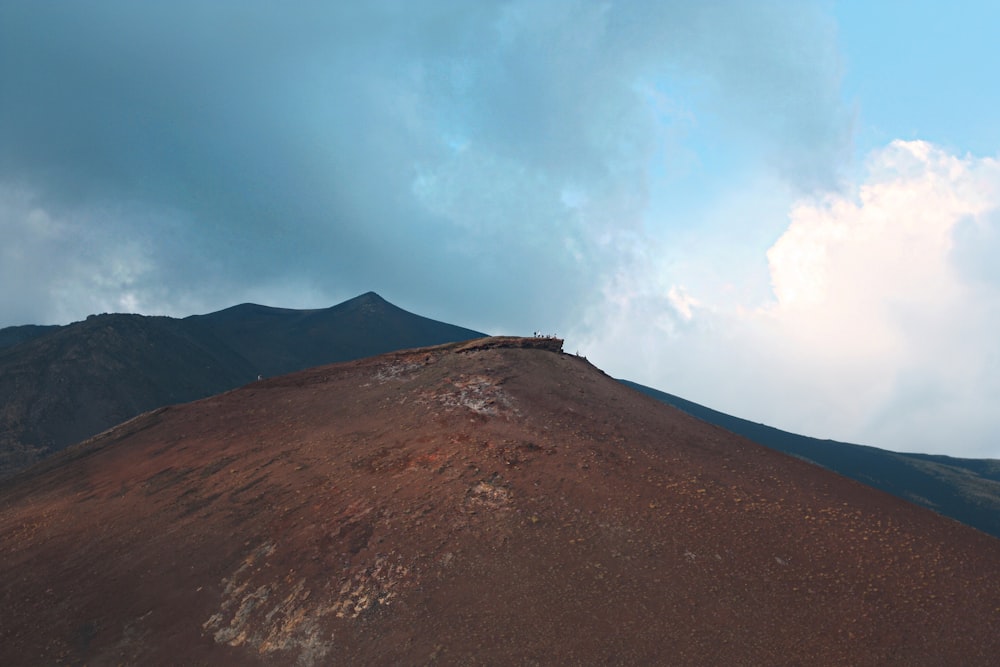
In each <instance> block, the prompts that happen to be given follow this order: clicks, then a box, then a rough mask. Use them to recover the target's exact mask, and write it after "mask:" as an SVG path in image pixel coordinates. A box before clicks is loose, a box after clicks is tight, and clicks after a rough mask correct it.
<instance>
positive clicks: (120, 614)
mask: <svg viewBox="0 0 1000 667" xmlns="http://www.w3.org/2000/svg"><path fill="white" fill-rule="evenodd" d="M555 344H557V343H553V342H551V341H544V340H538V339H515V340H497V339H486V340H485V341H474V342H472V343H465V344H454V345H448V346H442V347H439V348H429V349H424V350H417V351H410V352H402V353H395V354H390V355H384V356H381V357H376V358H372V359H366V360H362V361H357V362H350V363H346V364H339V365H335V366H328V367H322V368H317V369H313V370H309V371H304V372H300V373H297V374H294V375H290V376H286V377H281V378H275V379H271V380H266V381H263V382H258V383H254V384H252V385H249V386H247V387H244V388H241V389H238V390H235V391H232V392H229V393H227V394H223V395H220V396H217V397H213V398H209V399H205V400H203V401H199V402H197V403H192V404H188V405H182V406H177V407H170V408H165V409H161V410H158V411H156V412H154V413H151V414H147V415H144V416H142V417H139V418H137V419H135V420H133V421H132V422H129V423H127V424H125V425H122V426H120V427H117V428H116V429H114V430H112V431H110V432H107V433H105V434H103V435H101V436H99V437H97V438H95V439H93V440H92V441H90V442H89V443H86V444H85V445H84V446H82V447H77V448H72V449H70V450H67V451H65V452H63V453H62V454H59V455H57V456H56V457H54V458H53V459H50V460H49V461H48V462H47V463H46V464H43V465H44V466H45V467H44V468H36V469H34V470H33V471H31V472H30V473H29V474H27V475H22V476H21V477H19V478H16V479H15V480H13V481H10V482H8V483H6V484H5V485H4V486H3V487H0V544H3V550H2V551H0V572H2V573H3V576H2V579H0V609H2V611H0V664H5V665H17V664H54V663H56V662H58V661H61V662H64V663H71V664H72V663H83V662H86V663H87V664H89V665H102V664H119V663H126V664H212V665H216V664H255V663H259V664H427V663H429V662H432V661H437V663H439V664H552V663H559V664H599V663H609V664H698V665H702V664H748V665H750V664H754V665H756V664H789V665H791V664H851V665H866V664H867V665H884V664H898V665H921V664H926V665H940V664H963V665H976V664H982V665H986V664H990V663H991V662H992V660H993V659H994V658H995V656H996V655H998V654H1000V541H997V540H995V539H993V538H991V537H988V536H986V535H984V534H982V533H979V532H977V531H975V530H972V529H970V528H967V527H965V526H962V525H960V524H957V523H955V522H952V521H950V520H947V519H944V518H942V517H940V516H937V515H935V514H933V513H931V512H928V511H926V510H923V509H921V508H918V507H915V506H913V505H910V504H908V503H905V502H903V501H901V500H898V499H896V498H893V497H891V496H888V495H886V494H883V493H882V492H879V491H876V490H873V489H870V488H868V487H864V486H862V485H860V484H858V483H855V482H852V481H850V480H847V479H845V478H842V477H840V476H838V475H835V474H833V473H830V472H829V471H826V470H823V469H821V468H818V467H816V466H813V465H810V464H807V463H804V462H801V461H798V460H796V459H793V458H791V457H787V456H785V455H783V454H780V453H777V452H774V451H771V450H768V449H765V448H763V447H760V446H758V445H755V444H753V443H750V442H749V441H747V440H744V439H742V438H739V437H737V436H734V435H732V434H730V433H728V432H726V431H723V430H722V429H719V428H717V427H714V426H711V425H709V424H706V423H704V422H701V421H699V420H696V419H694V418H692V417H690V416H688V415H685V414H683V413H681V412H679V411H677V410H675V409H673V408H670V407H669V406H666V405H663V404H661V403H658V402H656V401H654V400H653V399H651V398H648V397H646V396H643V395H641V394H639V393H637V392H635V391H632V390H630V389H628V388H626V387H624V386H622V385H621V384H619V383H617V382H616V381H614V380H612V379H611V378H609V377H607V376H605V375H604V374H603V373H601V372H600V371H598V370H596V369H595V368H593V367H592V366H590V365H589V364H587V362H586V361H584V360H582V359H579V358H576V357H573V356H569V355H563V354H558V353H556V352H554V351H552V350H550V349H531V347H532V346H534V347H538V346H542V347H545V346H550V347H551V346H553V345H555Z"/></svg>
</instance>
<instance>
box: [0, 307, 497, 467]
mask: <svg viewBox="0 0 1000 667" xmlns="http://www.w3.org/2000/svg"><path fill="white" fill-rule="evenodd" d="M483 335H484V334H481V333H478V332H475V331H471V330H469V329H463V328H461V327H456V326H453V325H450V324H445V323H442V322H436V321H434V320H430V319H427V318H425V317H420V316H418V315H414V314H412V313H408V312H406V311H404V310H402V309H400V308H397V307H396V306H393V305H391V304H389V303H387V302H386V301H384V300H383V299H382V298H381V297H379V296H378V295H377V294H375V293H373V292H369V293H367V294H363V295H361V296H359V297H356V298H354V299H351V300H350V301H347V302H345V303H342V304H340V305H337V306H334V307H332V308H328V309H323V310H308V311H299V310H288V309H280V308H267V307H264V306H256V305H252V304H244V305H242V306H235V307H233V308H229V309H226V310H223V311H220V312H218V313H212V314H209V315H198V316H192V317H188V318H185V319H182V320H178V319H174V318H169V317H146V316H142V315H95V316H91V317H89V318H87V319H86V320H85V321H82V322H76V323H74V324H70V325H67V326H63V327H9V328H7V329H2V330H0V341H5V340H20V341H21V342H20V343H17V344H12V345H9V346H7V347H0V406H2V408H0V410H2V411H0V478H2V477H4V476H7V475H10V474H12V473H14V472H16V471H17V470H21V469H23V468H25V467H27V466H29V465H31V464H32V463H35V462H36V461H38V460H40V459H41V458H44V457H45V456H47V455H49V454H51V453H52V452H54V451H58V450H60V449H62V448H64V447H66V446H68V445H71V444H74V443H77V442H79V441H80V440H83V439H84V438H88V437H90V436H92V435H94V434H96V433H99V432H100V431H102V430H104V429H107V428H110V427H111V426H114V425H115V424H118V423H120V422H122V421H125V420H126V419H130V418H131V417H134V416H136V415H138V414H140V413H142V412H145V411H147V410H152V409H154V408H158V407H161V406H164V405H170V404H173V403H182V402H186V401H192V400H195V399H199V398H204V397H206V396H211V395H212V394H217V393H219V392H222V391H226V390H228V389H232V388H234V387H238V386H240V385H242V384H246V383H247V382H251V381H253V380H255V379H256V378H257V376H258V375H259V374H263V375H275V374H283V373H289V372H292V371H297V370H301V369H303V368H308V367H311V366H316V365H319V364H326V363H332V362H336V361H346V360H349V359H357V358H360V357H364V356H371V355H373V354H378V353H382V352H388V351H391V350H397V349H401V348H406V347H417V346H423V345H435V344H438V343H445V342H451V341H456V340H467V339H469V338H477V337H481V336H483Z"/></svg>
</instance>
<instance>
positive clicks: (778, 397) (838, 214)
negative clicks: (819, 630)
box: [587, 141, 1000, 458]
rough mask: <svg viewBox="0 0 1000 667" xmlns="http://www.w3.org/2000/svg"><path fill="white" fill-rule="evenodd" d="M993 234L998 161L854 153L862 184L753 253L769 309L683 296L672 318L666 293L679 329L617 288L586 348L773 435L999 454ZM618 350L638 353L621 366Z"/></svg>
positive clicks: (903, 147)
mask: <svg viewBox="0 0 1000 667" xmlns="http://www.w3.org/2000/svg"><path fill="white" fill-rule="evenodd" d="M998 230H1000V162H998V161H997V160H996V159H994V158H980V157H974V156H959V155H954V154H952V153H950V152H948V151H947V150H945V149H943V148H940V147H937V146H934V145H932V144H929V143H926V142H921V141H909V142H906V141H895V142H893V143H891V144H890V145H889V146H887V147H885V148H883V149H881V150H878V151H875V152H873V153H872V154H871V155H870V156H869V161H868V171H867V175H866V177H865V178H864V180H863V182H860V183H858V184H856V185H855V186H854V187H852V188H847V189H845V190H844V191H842V193H841V194H838V195H832V196H831V195H828V196H826V197H824V198H822V199H816V200H808V201H802V202H800V203H798V204H797V205H795V206H794V207H793V208H792V210H791V211H790V213H789V222H788V227H787V229H786V230H785V231H784V233H783V234H782V235H781V236H780V238H778V239H777V241H776V242H775V243H774V244H773V246H772V247H771V248H770V250H769V251H768V252H767V263H768V267H769V271H770V276H771V284H772V290H773V294H772V298H771V299H770V300H768V301H767V302H764V303H759V304H743V307H738V308H731V307H728V306H727V307H723V306H721V305H720V306H718V307H713V303H718V304H721V303H723V302H724V300H723V299H721V298H716V299H715V300H713V295H710V294H695V295H691V296H689V297H685V300H684V302H683V303H684V304H686V303H689V302H690V303H691V304H697V307H694V308H691V309H690V310H688V309H687V308H684V307H682V308H680V309H679V310H678V308H677V306H678V303H677V298H676V297H677V295H678V294H680V293H683V292H681V291H680V288H679V287H677V286H674V285H670V286H669V287H667V288H666V290H667V291H666V292H665V300H666V302H667V303H669V304H671V305H672V306H673V308H674V310H675V311H676V312H679V314H680V315H681V316H682V319H683V320H690V321H688V322H687V323H686V326H684V327H675V328H672V329H670V330H665V329H664V328H663V327H656V326H655V323H656V322H657V321H658V318H661V317H662V312H663V309H662V308H661V309H659V310H657V309H655V308H646V307H642V306H639V305H638V304H639V303H640V302H642V303H646V304H649V303H653V301H652V300H651V299H650V295H648V294H647V295H645V296H644V297H642V299H639V298H636V297H635V296H634V295H633V297H632V298H627V299H625V300H624V301H623V300H622V298H621V296H620V295H619V296H618V300H617V301H615V300H609V302H608V303H609V304H611V305H606V306H603V307H602V309H603V310H601V309H598V310H595V317H594V320H593V322H594V323H595V324H594V327H593V331H597V332H599V333H596V334H591V335H590V337H589V339H588V342H587V348H588V350H591V351H592V353H593V355H594V356H595V357H598V358H607V359H609V360H613V361H612V362H611V363H612V364H613V365H615V366H616V367H617V368H621V369H622V370H621V371H619V372H623V371H624V372H625V375H627V376H629V377H635V378H638V379H640V380H641V381H644V382H645V383H647V384H651V385H653V386H657V387H659V388H662V389H664V390H666V391H670V392H672V393H676V394H679V395H681V396H684V397H686V398H690V399H692V400H696V401H699V402H702V403H706V404H708V405H709V406H711V407H715V408H718V409H722V410H725V411H728V412H731V413H733V414H736V415H738V416H743V417H746V418H750V419H753V420H756V421H762V422H765V423H770V424H773V425H775V426H779V427H781V428H786V429H789V430H793V431H797V432H801V433H805V434H808V435H814V436H817V437H830V438H835V439H839V440H847V441H853V442H860V443H863V444H871V445H875V446H880V447H887V448H890V449H896V450H901V451H924V452H932V453H950V454H953V455H959V456H977V457H996V458H1000V411H998V410H996V409H994V408H995V406H996V405H998V404H1000V349H998V346H997V343H996V332H997V331H1000V268H998V267H997V265H996V263H995V262H991V261H990V260H989V259H988V258H991V257H993V258H995V257H997V256H998V255H997V252H996V251H997V250H1000V234H998ZM675 278H676V280H677V281H678V284H679V281H682V280H683V276H675ZM733 279H734V280H738V279H739V278H738V276H733ZM663 284H664V283H663V282H662V281H661V282H660V283H659V286H658V287H656V288H653V287H651V289H661V290H662V289H664V288H663ZM715 296H718V295H715ZM695 298H696V299H697V300H693V299H695ZM623 303H625V304H626V305H623ZM685 315H690V316H691V317H685ZM623 319H624V320H625V321H627V322H630V324H628V325H627V326H623V325H621V324H620V323H619V324H617V325H616V326H615V327H614V336H613V337H612V336H605V335H604V334H603V333H600V331H601V327H600V325H599V324H597V323H599V322H600V321H618V322H620V321H621V320H623ZM623 336H624V337H625V338H630V339H631V340H630V341H629V342H628V344H626V345H624V346H622V347H623V348H624V349H622V348H616V346H621V345H622V337H623ZM618 349H621V352H619V351H617V350H618ZM626 349H627V350H629V352H625V350H626ZM633 350H643V351H645V353H646V354H645V355H637V356H638V357H641V358H640V359H637V361H635V362H629V360H628V359H626V358H625V356H626V355H627V354H631V353H632V351H633ZM991 406H993V407H991Z"/></svg>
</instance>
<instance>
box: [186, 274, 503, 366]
mask: <svg viewBox="0 0 1000 667" xmlns="http://www.w3.org/2000/svg"><path fill="white" fill-rule="evenodd" d="M187 320H188V321H191V322H194V323H197V324H200V325H202V326H204V327H205V328H206V329H208V330H209V331H211V332H212V333H214V334H215V335H216V336H217V337H219V338H220V339H221V340H224V341H226V343H227V344H228V345H229V346H230V347H231V348H232V349H233V350H234V351H236V352H237V353H239V354H240V355H241V356H242V357H243V358H244V359H247V360H249V361H250V362H251V363H252V364H253V365H254V367H256V368H257V369H258V371H259V372H260V373H261V374H263V375H265V376H272V375H283V374H285V373H290V372H292V371H297V370H302V369H305V368H311V367H312V366H319V365H321V364H329V363H333V362H336V361H348V360H350V359H361V358H363V357H370V356H374V355H376V354H382V353H383V352H391V351H393V350H400V349H405V348H411V347H422V346H426V345H436V344H438V343H447V342H453V341H459V340H469V339H472V338H482V337H483V336H485V335H486V334H484V333H480V332H478V331H473V330H471V329H464V328H462V327H457V326H455V325H452V324H445V323H443V322H437V321H435V320H431V319H428V318H426V317H421V316H419V315H414V314H413V313H409V312H407V311H405V310H403V309H402V308H398V307H396V306H394V305H392V304H391V303H389V302H388V301H386V300H385V299H383V298H382V297H380V296H379V295H378V294H375V293H374V292H368V293H366V294H362V295H361V296H359V297H356V298H354V299H351V300H350V301H345V302H344V303H342V304H340V305H337V306H334V307H332V308H327V309H325V310H289V309H286V308H268V307H266V306H258V305H255V304H250V303H245V304H242V305H239V306H233V307H232V308H227V309H226V310H220V311H219V312H217V313H211V314H209V315H196V316H192V317H189V318H187Z"/></svg>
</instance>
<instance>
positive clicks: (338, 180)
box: [0, 0, 850, 331]
mask: <svg viewBox="0 0 1000 667" xmlns="http://www.w3.org/2000/svg"><path fill="white" fill-rule="evenodd" d="M818 7H819V5H815V6H814V5H811V4H806V3H801V2H778V3H769V4H768V5H767V6H766V7H750V6H748V5H747V4H746V3H742V2H728V3H725V2H724V3H712V4H711V6H705V5H704V3H658V2H646V3H643V2H609V3H602V4H595V3H590V2H574V1H564V0H554V1H552V2H542V3H539V2H516V1H515V2H476V3H468V2H433V1H432V2H421V3H395V2H374V3H363V4H357V3H354V4H344V3H306V4H304V5H298V6H297V8H296V10H294V11H293V10H289V9H288V8H286V7H278V6H276V5H274V4H273V3H269V2H253V1H251V2H238V3H237V2H233V3H211V4H208V5H206V4H205V3H200V2H187V1H184V0H180V1H178V2H171V3H169V4H164V5H156V6H149V5H142V6H138V5H136V4H135V3H131V2H124V1H122V2H114V1H108V2H102V3H98V4H96V5H88V6H87V7H84V6H82V5H78V4H73V3H34V2H12V3H4V5H3V6H2V7H0V68H2V72H0V77H2V80H3V82H4V84H3V85H4V103H3V105H0V184H3V187H4V189H3V190H2V193H3V195H2V196H3V197H5V198H6V199H4V200H3V201H0V209H2V210H4V211H5V212H6V213H5V214H6V215H7V216H8V218H7V222H6V223H5V232H6V234H7V236H6V238H5V244H6V246H7V247H8V248H12V249H11V250H8V252H19V253H22V254H24V255H31V256H33V257H35V258H36V259H37V258H44V260H43V261H44V262H45V263H48V264H49V265H51V266H55V267H60V269H59V271H54V272H51V274H50V273H47V272H37V274H35V275H34V276H33V280H32V282H31V283H30V284H28V283H23V284H21V285H20V286H19V288H18V290H17V291H18V292H19V294H20V296H17V295H11V294H7V295H5V296H4V297H3V298H4V299H6V302H8V303H10V302H12V300H18V303H19V304H20V305H19V306H18V308H17V309H13V310H9V311H6V312H5V313H4V315H3V317H4V318H5V319H6V320H7V321H5V322H3V323H0V324H15V323H20V322H21V321H24V319H28V320H29V321H52V320H54V319H60V318H64V317H83V316H85V315H86V314H87V312H85V309H88V308H91V307H92V306H94V305H95V304H97V303H100V304H104V307H114V308H128V307H132V306H135V307H142V308H149V309H150V310H152V311H155V312H167V313H173V314H186V313H187V312H190V311H189V310H187V309H190V308H195V309H210V308H217V307H223V306H226V305H229V304H231V303H233V302H234V301H237V300H240V299H243V298H261V297H265V296H266V297H267V298H278V297H279V296H281V295H282V294H284V296H283V297H281V299H282V301H283V304H282V305H288V304H289V303H293V302H295V301H297V300H300V299H301V298H302V295H303V294H309V295H313V296H315V297H316V298H317V299H326V300H327V303H333V302H335V301H337V300H339V299H342V298H347V297H349V296H353V295H354V294H357V293H360V292H363V291H365V290H368V289H375V290H378V291H381V292H383V293H384V294H385V296H387V297H389V298H391V299H393V300H395V301H398V302H401V303H403V304H405V305H407V306H408V307H410V308H412V309H414V310H418V311H420V312H427V313H429V314H432V315H435V316H437V317H441V318H443V319H451V320H454V321H457V322H460V323H462V324H466V325H468V326H476V327H479V328H484V329H490V330H505V331H512V330H522V331H529V330H532V329H537V328H544V329H546V330H554V329H557V328H562V327H564V326H568V325H569V323H571V322H573V321H575V320H576V319H577V318H579V317H580V315H581V313H582V311H583V310H584V309H585V308H586V307H587V306H588V304H591V303H592V302H593V301H594V299H596V298H598V295H600V294H601V290H602V286H603V285H605V284H606V283H607V282H608V280H610V279H611V278H612V277H613V276H615V275H616V274H617V272H619V271H620V270H621V268H622V267H623V266H625V265H627V264H628V263H629V262H631V261H632V259H633V255H634V252H633V249H634V246H635V245H636V243H637V241H636V239H641V238H642V237H643V235H644V234H645V233H646V232H645V229H644V228H645V226H646V225H647V224H648V221H647V220H646V216H647V213H648V207H649V202H650V193H651V191H652V190H653V189H654V188H658V187H659V185H660V184H659V183H657V182H656V181H655V180H654V179H655V178H657V176H656V175H655V174H654V173H651V167H650V165H651V164H653V165H659V166H657V167H656V168H655V169H654V170H653V171H656V170H657V169H659V168H660V167H663V166H664V165H666V166H667V167H671V166H672V165H673V166H675V165H676V164H680V163H683V164H684V165H688V166H687V167H685V168H689V167H690V168H694V169H699V168H702V169H708V168H709V167H711V168H712V169H714V166H712V165H707V164H706V163H704V162H703V163H702V166H701V167H699V166H698V159H702V158H704V155H703V149H705V147H706V146H708V145H709V144H712V145H714V143H713V142H714V141H715V137H716V136H718V137H719V138H720V141H722V142H723V143H724V144H725V145H726V146H729V147H732V151H734V152H735V153H739V154H741V155H744V156H745V159H744V162H746V163H753V162H755V161H759V162H761V163H762V164H764V165H765V168H766V169H770V170H773V171H775V172H776V173H780V174H781V175H782V178H784V179H785V180H787V181H788V182H789V183H793V184H794V187H796V188H798V189H799V190H800V191H811V189H814V188H823V187H829V186H831V185H832V184H833V183H834V182H835V180H836V172H837V169H838V161H839V160H840V159H841V157H842V153H843V149H844V146H845V145H846V144H847V143H849V134H850V118H849V113H848V112H846V111H845V110H844V109H843V107H842V105H841V104H840V103H839V100H838V95H839V93H838V90H839V64H838V62H837V55H836V42H835V34H834V30H833V28H832V23H831V21H830V20H829V18H828V17H826V16H825V15H824V14H823V12H822V11H821V9H820V8H818ZM692 155H696V156H699V157H698V159H695V160H693V161H692V160H691V156H692ZM691 165H693V166H691ZM666 171H667V172H670V169H669V168H668V169H666ZM725 177H727V175H726V174H721V175H720V178H725ZM12 192H18V193H25V194H20V195H12V194H10V193H12ZM10 197H14V199H10ZM17 197H22V199H23V198H24V197H27V198H30V199H31V201H32V202H33V203H32V204H31V210H38V211H42V212H44V214H45V215H46V216H48V217H49V218H51V219H52V220H57V221H59V224H60V225H62V229H63V231H62V232H61V234H62V236H60V238H61V239H62V241H59V242H56V241H55V240H52V239H50V240H49V241H45V242H44V243H43V242H42V241H41V240H39V237H37V233H36V231H33V230H32V228H31V226H30V225H29V224H28V223H27V222H26V220H25V219H24V218H23V215H25V214H24V210H27V209H25V207H24V206H23V202H22V203H19V202H21V201H22V200H19V199H17ZM10 216H14V217H15V218H16V219H14V218H11V217H10ZM18 216H22V217H18ZM658 224H664V225H667V226H671V225H672V226H675V227H679V226H682V225H684V224H686V223H685V221H684V220H682V219H672V220H660V221H659V222H658ZM80 239H86V241H85V242H84V243H83V245H82V247H83V248H84V249H81V244H80V243H79V240H80ZM116 266H117V267H119V269H114V268H113V267H116ZM68 267H73V268H72V271H71V273H72V275H73V276H74V278H73V280H74V281H75V282H74V283H73V284H75V285H78V287H76V288H72V289H69V288H64V287H63V286H62V285H63V283H62V282H60V281H61V280H62V278H60V277H58V276H62V275H64V273H63V272H64V270H69V268H68ZM66 275H69V274H66ZM116 285H117V287H116ZM284 289H287V290H288V291H287V292H284V293H283V292H282V290H284ZM8 290H9V288H8ZM116 290H117V292H118V294H117V296H116V295H115V292H116ZM9 291H13V290H9ZM91 293H94V294H102V295H104V296H101V297H99V298H98V297H94V298H88V297H87V296H86V295H88V294H91ZM130 304H131V305H130ZM312 305H315V306H320V305H325V304H324V303H322V302H321V303H315V304H312ZM15 317H17V318H20V319H17V320H15V319H12V318H15Z"/></svg>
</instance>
